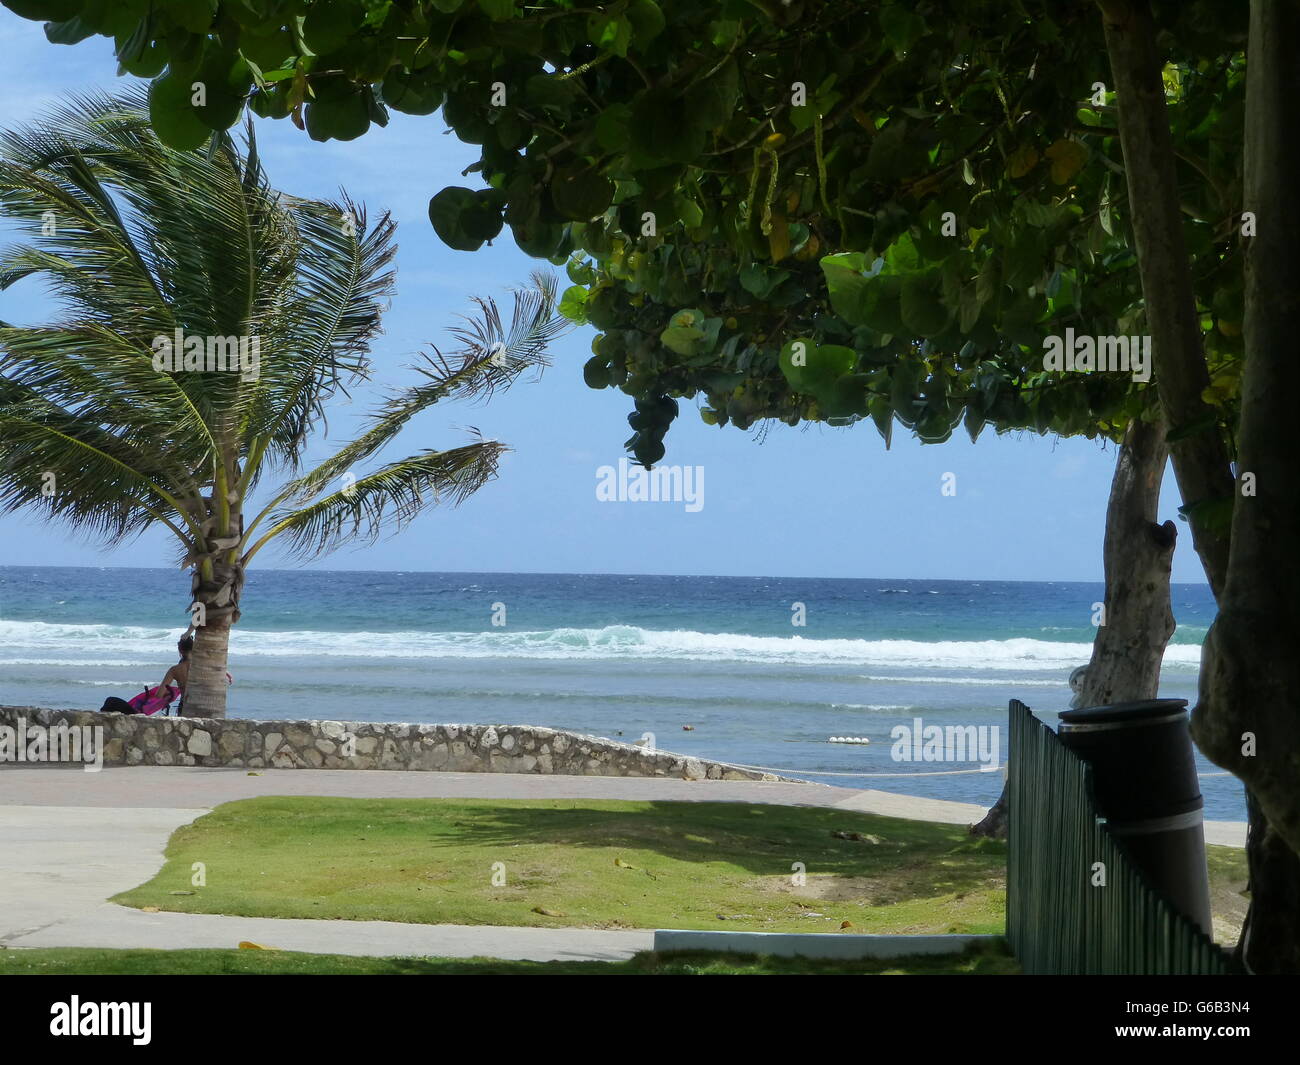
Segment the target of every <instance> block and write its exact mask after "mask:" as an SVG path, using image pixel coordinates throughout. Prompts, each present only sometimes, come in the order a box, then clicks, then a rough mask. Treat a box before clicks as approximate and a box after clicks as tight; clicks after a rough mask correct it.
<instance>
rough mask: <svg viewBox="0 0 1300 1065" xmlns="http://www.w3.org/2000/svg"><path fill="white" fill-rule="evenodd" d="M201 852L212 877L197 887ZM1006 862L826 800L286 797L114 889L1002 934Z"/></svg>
mask: <svg viewBox="0 0 1300 1065" xmlns="http://www.w3.org/2000/svg"><path fill="white" fill-rule="evenodd" d="M837 831H841V832H858V833H861V834H862V836H863V837H864V838H867V839H868V840H874V842H872V841H867V842H856V841H852V840H845V839H838V838H835V837H834V836H833V835H832V833H833V832H837ZM195 862H202V863H203V865H204V867H205V870H206V881H207V882H206V886H194V885H192V884H191V869H192V867H193V863H195ZM498 862H499V863H503V865H504V875H505V883H504V885H499V884H494V883H493V867H494V863H498ZM796 862H801V863H803V865H804V867H805V868H806V871H807V872H806V875H807V883H806V884H805V885H803V886H796V885H795V884H794V883H793V882H792V866H793V865H794V863H796ZM618 863H622V864H618ZM1005 866H1006V845H1005V844H1003V843H1000V842H995V841H991V840H978V839H973V838H972V837H970V836H969V835H967V833H966V829H965V828H964V827H963V826H954V825H938V824H931V823H928V822H923V821H905V820H900V819H896V818H888V817H877V816H873V815H869V814H861V813H852V812H842V811H837V810H830V809H826V808H822V807H788V806H768V805H754V806H751V805H744V804H740V803H696V802H690V803H686V802H679V803H673V802H619V801H600V800H578V801H551V800H541V801H522V800H516V801H505V800H502V801H495V800H494V801H462V800H447V799H344V798H284V797H272V798H259V799H248V800H243V801H239V802H232V803H227V804H225V805H223V806H221V807H219V808H218V809H216V810H214V811H213V812H212V813H210V814H207V815H205V816H204V817H201V818H199V819H198V820H197V821H196V822H194V823H193V824H192V825H187V826H184V827H182V828H180V829H179V830H178V831H177V832H176V833H175V835H173V837H172V839H171V842H170V844H169V845H168V848H167V862H166V864H165V866H164V867H163V869H162V870H161V872H159V874H158V875H157V876H156V877H154V878H153V879H152V880H151V881H149V882H148V883H146V884H144V885H142V886H141V887H138V888H135V889H133V890H131V891H127V892H124V893H123V894H121V895H118V896H117V897H116V898H115V900H114V901H117V902H120V903H124V904H125V905H128V906H137V907H158V908H159V909H162V910H175V911H180V912H188V913H224V914H237V915H241V916H249V917H316V918H334V919H340V920H384V921H410V922H420V923H449V924H493V925H533V926H542V927H565V926H569V927H587V928H684V929H719V928H720V929H728V930H754V931H764V932H828V931H837V930H839V929H840V927H841V924H842V922H845V921H849V922H851V928H852V931H856V932H909V933H927V932H928V933H936V932H965V933H970V932H976V933H978V932H989V933H1000V932H1001V931H1002V929H1003V909H1004V906H1005V895H1006V892H1005ZM182 893H183V894H182ZM539 909H540V910H545V911H549V913H550V914H556V915H559V916H549V915H547V914H543V913H539V912H536V911H537V910H539Z"/></svg>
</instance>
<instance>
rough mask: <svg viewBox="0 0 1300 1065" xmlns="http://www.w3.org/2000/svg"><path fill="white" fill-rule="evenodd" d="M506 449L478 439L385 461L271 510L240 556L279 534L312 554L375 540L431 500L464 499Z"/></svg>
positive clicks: (291, 549) (288, 545) (299, 552)
mask: <svg viewBox="0 0 1300 1065" xmlns="http://www.w3.org/2000/svg"><path fill="white" fill-rule="evenodd" d="M506 450H507V449H506V447H505V445H504V444H501V443H498V442H497V441H494V440H480V441H476V442H475V443H472V444H466V445H464V446H463V447H458V448H452V449H451V450H449V451H422V452H420V453H419V454H416V455H412V456H410V457H408V458H404V459H401V460H399V461H397V462H392V463H389V464H388V465H386V466H383V467H382V468H380V469H378V470H376V471H375V472H373V473H370V474H368V475H366V476H365V477H361V478H359V479H357V480H356V481H355V482H349V483H347V484H345V485H344V486H343V487H341V488H339V489H337V490H336V491H334V492H332V493H330V494H329V495H327V496H324V497H322V498H321V499H318V500H316V501H315V502H312V503H309V504H308V505H306V506H304V507H300V508H298V509H296V510H286V511H281V512H279V513H277V514H275V515H274V516H273V519H272V524H271V528H270V529H268V530H267V532H266V533H265V534H264V535H263V536H262V537H261V538H260V539H259V540H258V541H257V543H256V544H254V545H253V546H252V547H251V548H250V549H249V551H248V552H247V553H246V554H245V556H244V561H245V563H247V562H249V561H251V559H252V558H253V556H254V555H255V554H256V553H257V552H258V551H260V550H261V549H262V547H263V546H265V545H266V544H267V543H269V542H270V541H272V540H274V539H277V538H282V539H283V541H284V545H285V549H286V551H287V552H288V554H289V555H290V556H291V557H294V558H298V559H310V558H314V557H316V556H317V555H319V554H321V553H323V552H327V551H332V550H334V549H336V548H337V547H339V546H340V545H341V544H342V543H343V542H344V541H347V540H351V541H353V542H355V543H357V544H358V545H360V544H367V543H374V542H375V541H376V540H378V539H379V538H380V536H381V535H382V534H383V532H384V531H385V529H387V530H388V531H390V532H391V533H397V532H398V531H400V530H401V529H402V528H403V527H404V526H405V525H406V524H408V523H409V522H410V521H411V520H412V519H414V518H415V517H416V516H417V515H419V514H420V513H421V512H422V511H424V510H425V509H426V508H427V507H429V506H431V505H434V504H450V505H452V506H457V505H459V504H460V503H462V502H464V500H466V499H468V498H469V497H470V496H471V495H473V494H474V493H475V492H477V491H478V490H479V489H480V488H482V487H483V485H484V484H486V483H487V482H488V481H490V480H492V479H493V478H494V477H495V476H496V473H497V465H498V463H499V462H500V459H501V455H502V454H504V453H505V451H506Z"/></svg>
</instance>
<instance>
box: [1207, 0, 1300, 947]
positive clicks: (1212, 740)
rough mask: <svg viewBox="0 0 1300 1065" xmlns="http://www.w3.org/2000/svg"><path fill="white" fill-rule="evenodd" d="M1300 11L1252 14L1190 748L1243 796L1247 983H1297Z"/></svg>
mask: <svg viewBox="0 0 1300 1065" xmlns="http://www.w3.org/2000/svg"><path fill="white" fill-rule="evenodd" d="M1297 39H1300V7H1297V5H1295V4H1294V3H1281V2H1269V0H1253V2H1252V4H1251V13H1250V42H1249V63H1248V67H1247V72H1246V133H1245V142H1246V143H1245V203H1244V207H1245V209H1246V210H1249V211H1253V212H1254V213H1255V216H1256V219H1257V227H1256V232H1257V235H1256V236H1252V237H1249V238H1245V262H1246V321H1245V343H1246V360H1245V370H1244V373H1243V376H1242V384H1241V428H1240V436H1239V451H1238V463H1239V465H1238V469H1239V470H1240V473H1241V478H1240V479H1241V495H1240V497H1239V498H1238V499H1237V501H1236V506H1235V508H1234V511H1233V519H1232V551H1231V555H1230V559H1229V566H1228V574H1227V584H1226V587H1225V589H1224V593H1223V595H1222V597H1221V598H1220V601H1219V613H1218V616H1217V617H1216V619H1215V621H1214V624H1213V625H1212V626H1211V627H1210V631H1209V633H1208V634H1207V635H1206V638H1205V649H1204V656H1203V660H1202V664H1201V684H1200V700H1199V702H1198V704H1197V707H1196V711H1195V713H1194V714H1193V717H1192V735H1193V737H1194V738H1195V739H1196V742H1197V744H1198V746H1200V748H1201V750H1203V751H1204V752H1205V753H1206V755H1207V756H1208V757H1209V758H1210V759H1211V760H1213V761H1214V762H1215V763H1217V764H1218V765H1221V766H1223V767H1224V768H1225V769H1227V770H1229V771H1231V772H1232V773H1233V774H1234V775H1236V776H1238V777H1241V778H1242V779H1243V780H1244V781H1245V782H1246V786H1247V787H1248V788H1249V789H1250V800H1249V802H1248V810H1249V813H1250V841H1251V842H1250V846H1249V848H1248V853H1249V857H1250V887H1251V908H1250V913H1249V915H1248V917H1247V925H1246V930H1245V933H1244V934H1243V936H1242V942H1241V945H1240V947H1239V952H1241V953H1242V954H1243V961H1244V962H1245V964H1246V966H1247V967H1248V968H1249V969H1250V970H1252V971H1254V972H1273V973H1277V972H1293V973H1294V972H1300V857H1298V854H1300V656H1298V655H1297V653H1296V647H1295V640H1296V635H1297V633H1300V566H1298V565H1297V564H1296V559H1295V551H1296V546H1297V544H1300V475H1297V470H1296V460H1295V454H1294V443H1293V441H1294V432H1295V430H1294V423H1293V421H1292V419H1293V417H1294V413H1293V409H1292V408H1293V405H1294V403H1295V397H1296V395H1297V392H1298V390H1300V257H1298V256H1300V253H1298V252H1297V249H1298V248H1300V217H1298V216H1297V213H1296V210H1295V205H1294V202H1293V198H1294V184H1295V175H1296V173H1297V172H1300V110H1298V109H1297V108H1296V106H1295V102H1294V63H1295V42H1296V40H1297Z"/></svg>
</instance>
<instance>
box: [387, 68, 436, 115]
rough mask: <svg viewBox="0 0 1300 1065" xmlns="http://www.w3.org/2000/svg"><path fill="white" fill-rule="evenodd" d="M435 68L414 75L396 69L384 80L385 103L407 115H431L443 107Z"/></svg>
mask: <svg viewBox="0 0 1300 1065" xmlns="http://www.w3.org/2000/svg"><path fill="white" fill-rule="evenodd" d="M436 78H437V71H436V68H435V67H426V68H425V69H424V70H421V71H417V72H415V73H414V74H412V73H410V72H409V71H405V70H402V69H401V68H400V67H394V68H393V69H392V70H390V71H389V72H388V75H387V76H386V77H385V78H384V84H383V87H382V90H381V91H382V93H383V97H384V102H385V103H386V104H388V106H389V107H392V108H395V109H396V110H398V111H401V112H402V113H403V114H407V115H431V114H433V112H434V111H436V110H438V108H439V107H441V106H442V97H443V93H442V86H441V85H440V84H438V82H437V80H436Z"/></svg>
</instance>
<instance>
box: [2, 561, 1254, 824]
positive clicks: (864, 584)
mask: <svg viewBox="0 0 1300 1065" xmlns="http://www.w3.org/2000/svg"><path fill="white" fill-rule="evenodd" d="M188 591H189V577H188V575H186V574H182V573H180V572H179V571H175V570H164V569H123V568H61V567H13V566H9V567H0V703H5V704H9V705H15V704H16V705H31V706H53V707H75V708H82V709H97V708H98V707H99V705H100V704H101V703H102V702H103V700H104V698H105V697H106V696H108V695H119V696H123V697H127V698H129V697H130V696H132V695H134V694H136V693H138V692H139V691H140V690H141V689H142V688H143V687H144V686H145V685H146V684H156V683H157V682H158V681H159V680H161V679H162V675H163V673H164V672H165V671H166V669H167V668H168V666H170V665H171V664H172V663H173V662H174V661H175V659H176V655H175V652H174V643H175V639H176V637H177V636H178V635H180V633H181V632H182V631H183V629H184V628H185V627H186V625H187V624H188V615H187V613H186V607H187V606H188V598H187V593H188ZM1102 592H1103V589H1102V586H1101V585H1100V584H1093V583H1076V582H1029V581H1026V582H1016V581H938V580H896V579H889V580H858V579H843V580H830V579H805V578H793V577H670V576H625V575H587V576H584V575H570V574H520V573H513V574H512V573H397V572H356V571H321V570H257V569H254V570H252V571H250V573H249V576H248V582H247V586H246V588H245V591H244V598H243V604H242V608H243V618H242V620H241V621H240V623H239V625H238V626H237V627H236V628H235V631H234V634H233V636H232V639H231V665H230V669H231V672H232V674H233V675H234V679H235V683H234V685H233V687H232V688H231V689H230V701H229V713H230V716H232V717H249V718H305V717H316V718H333V719H341V720H360V721H411V722H459V723H495V724H529V725H545V726H550V727H554V728H565V729H573V730H576V731H578V732H583V733H591V734H594V735H598V736H607V737H611V738H614V739H621V740H624V741H626V742H633V741H635V740H637V739H639V738H641V737H642V736H643V735H644V734H645V733H647V732H649V733H652V734H653V735H654V742H655V744H656V746H657V747H658V748H660V749H662V750H668V751H675V752H679V753H682V754H687V755H695V756H699V757H703V758H714V759H720V760H724V761H729V762H738V763H741V764H744V765H750V766H756V767H762V768H766V769H770V770H773V771H775V772H779V773H783V774H785V775H788V776H797V777H806V778H807V779H810V780H819V781H823V782H826V783H833V784H840V785H845V786H849V787H871V788H879V789H882V790H887V791H897V792H901V793H904V794H910V795H920V796H926V797H932V798H939V799H953V800H958V801H962V802H975V803H982V804H985V805H988V804H990V803H992V802H993V801H994V800H995V799H996V798H997V796H998V794H999V791H1000V790H1001V787H1002V774H1001V773H1000V772H984V771H979V763H978V762H976V761H967V762H962V763H952V762H926V761H913V762H900V761H896V760H895V759H894V758H893V757H892V756H891V755H892V751H893V748H894V747H895V742H894V736H891V732H892V730H894V729H895V728H896V727H897V726H905V727H908V728H914V727H915V723H916V722H917V719H920V722H921V724H922V727H928V726H931V725H938V726H940V727H946V726H949V725H955V726H962V727H965V726H969V725H973V726H976V727H977V728H979V727H981V726H985V727H988V728H992V727H994V726H999V727H1000V729H1001V732H1000V733H997V734H995V733H992V732H986V733H984V735H985V736H986V737H988V738H989V742H992V741H993V739H994V738H997V739H998V742H999V743H1000V747H999V752H998V753H999V761H1000V762H1003V763H1004V762H1005V761H1006V748H1005V732H1006V708H1007V701H1008V700H1009V699H1012V698H1017V699H1020V700H1021V701H1023V702H1025V703H1027V704H1028V705H1029V706H1030V707H1032V708H1033V709H1034V712H1035V713H1036V714H1038V715H1039V716H1040V717H1042V718H1043V720H1045V721H1047V722H1048V723H1049V724H1054V723H1055V721H1056V713H1057V711H1059V710H1064V709H1067V708H1068V706H1069V700H1070V690H1069V686H1068V683H1067V679H1068V677H1069V674H1070V671H1071V670H1072V669H1073V668H1074V667H1075V666H1078V665H1083V664H1085V663H1086V662H1087V660H1088V656H1089V653H1090V649H1091V641H1092V637H1093V633H1094V629H1093V628H1092V624H1091V618H1092V612H1093V603H1095V602H1097V601H1098V600H1100V599H1101V598H1102ZM800 604H801V605H802V609H801V608H800ZM1173 607H1174V616H1175V618H1176V619H1177V621H1178V630H1177V632H1176V633H1175V635H1174V638H1173V640H1172V642H1171V644H1170V646H1169V649H1168V652H1167V654H1166V656H1165V664H1164V670H1163V675H1162V683H1161V695H1162V696H1164V697H1175V698H1183V699H1187V700H1189V702H1194V701H1195V693H1196V673H1197V668H1198V663H1199V660H1200V643H1201V640H1202V639H1203V637H1204V635H1205V632H1206V630H1207V628H1208V626H1209V624H1210V622H1211V620H1212V619H1213V617H1214V612H1215V607H1214V601H1213V599H1212V597H1211V595H1210V592H1209V589H1208V588H1207V587H1205V586H1202V585H1188V584H1179V585H1175V586H1174V588H1173ZM801 615H802V616H801ZM798 620H803V621H804V622H805V624H803V625H796V624H793V623H792V622H794V621H798ZM494 622H495V623H494ZM688 725H689V726H691V728H689V729H687V728H686V727H685V726H688ZM832 737H854V738H865V739H867V740H869V741H870V742H869V743H867V744H844V743H831V742H829V740H830V739H831V738H832ZM918 746H919V742H918ZM1197 759H1198V767H1199V769H1200V771H1201V776H1202V791H1203V794H1204V795H1205V800H1206V816H1207V817H1209V818H1212V819H1215V820H1234V821H1237V820H1244V819H1245V803H1244V799H1243V797H1242V791H1241V786H1240V784H1239V782H1237V781H1236V780H1235V779H1233V778H1232V777H1230V776H1226V775H1224V774H1223V773H1222V772H1221V771H1220V770H1218V769H1217V767H1215V766H1213V765H1211V764H1210V763H1208V762H1206V761H1204V760H1203V759H1201V758H1200V756H1199V755H1198V756H1197ZM986 761H987V759H986Z"/></svg>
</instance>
